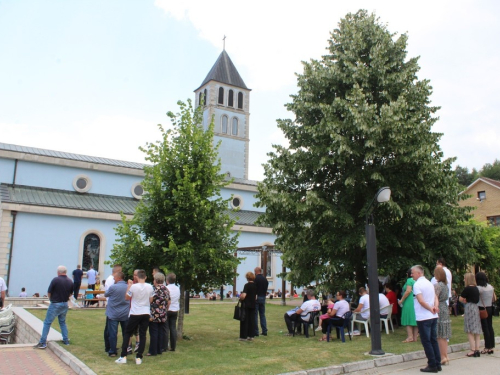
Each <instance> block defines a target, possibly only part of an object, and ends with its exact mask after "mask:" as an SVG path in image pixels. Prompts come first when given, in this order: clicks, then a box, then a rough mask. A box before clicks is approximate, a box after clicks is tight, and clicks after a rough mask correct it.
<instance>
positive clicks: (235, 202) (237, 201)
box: [231, 195, 243, 209]
mask: <svg viewBox="0 0 500 375" xmlns="http://www.w3.org/2000/svg"><path fill="white" fill-rule="evenodd" d="M231 207H232V208H240V209H241V208H242V207H243V198H242V197H240V196H239V195H233V198H232V199H231Z"/></svg>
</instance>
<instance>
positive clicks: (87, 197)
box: [0, 51, 290, 296]
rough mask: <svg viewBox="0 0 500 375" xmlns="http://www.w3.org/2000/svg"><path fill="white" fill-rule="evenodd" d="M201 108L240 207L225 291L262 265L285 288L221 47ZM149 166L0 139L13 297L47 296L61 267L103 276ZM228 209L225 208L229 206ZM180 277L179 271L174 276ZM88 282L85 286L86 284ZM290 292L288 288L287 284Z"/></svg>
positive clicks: (0, 199)
mask: <svg viewBox="0 0 500 375" xmlns="http://www.w3.org/2000/svg"><path fill="white" fill-rule="evenodd" d="M195 96H196V98H195V102H196V105H202V106H203V110H204V126H205V127H206V126H207V125H208V122H209V121H210V120H211V119H212V117H213V118H214V121H215V129H214V132H215V136H214V142H218V141H219V140H221V141H222V143H221V146H220V149H219V156H220V158H221V165H222V170H221V172H222V173H226V174H227V175H228V177H230V178H232V179H233V182H232V183H231V184H230V185H228V186H227V187H225V188H223V189H222V191H221V194H222V196H223V197H224V198H232V199H231V201H230V202H231V203H230V205H231V206H232V207H233V208H236V207H237V208H239V209H240V210H239V211H238V212H237V213H232V215H234V216H235V217H237V218H238V219H237V221H236V224H235V225H234V227H233V228H232V229H233V230H234V232H235V233H236V232H240V237H239V244H238V247H239V250H238V253H237V254H236V256H238V257H241V258H242V263H241V264H240V265H239V267H238V273H239V276H238V277H237V278H236V279H235V280H234V282H233V284H232V285H226V286H225V289H226V292H227V291H229V290H231V291H237V290H242V289H243V285H244V284H245V283H246V280H245V278H244V275H245V273H246V272H247V271H253V269H254V268H255V267H257V266H261V267H263V269H264V270H265V276H267V278H268V280H269V290H270V291H274V290H276V291H277V290H278V289H282V280H281V278H280V277H278V274H280V273H281V272H282V262H281V259H280V256H279V253H275V252H272V251H269V250H272V249H273V245H274V240H275V236H274V235H273V234H272V231H271V228H268V227H264V226H258V225H256V220H257V218H258V217H259V215H261V214H262V212H263V211H264V210H265V208H256V207H254V203H255V202H256V198H255V195H256V193H257V182H256V181H251V180H248V166H249V142H250V138H249V130H250V127H249V124H250V122H249V118H250V89H248V88H247V86H246V85H245V83H244V82H243V80H242V78H241V77H240V75H239V73H238V71H237V70H236V68H235V66H234V65H233V63H232V62H231V59H230V58H229V55H228V54H227V53H226V51H223V52H222V53H221V54H220V56H219V58H218V59H217V61H216V63H215V64H214V66H213V67H212V69H211V70H210V72H209V73H208V75H207V77H206V78H205V80H204V81H203V82H202V84H201V85H200V87H198V88H197V89H196V90H195ZM143 167H144V165H143V164H140V163H134V162H127V161H120V160H113V159H107V158H101V157H96V156H86V155H78V154H73V153H70V152H61V151H54V150H46V149H40V148H33V147H28V146H20V145H12V144H5V143H0V277H3V278H4V279H5V281H6V282H7V285H8V287H9V295H10V296H17V295H18V294H19V292H20V291H21V288H22V287H25V288H26V291H27V293H28V295H32V294H34V293H40V295H44V294H46V291H47V287H48V284H49V282H50V280H51V279H52V278H53V277H54V276H55V270H56V268H57V266H58V265H60V264H64V265H66V266H67V267H68V270H69V271H70V272H71V271H72V270H73V269H75V268H76V265H77V264H81V265H82V266H83V268H84V269H87V268H88V266H89V265H90V264H91V263H93V264H95V265H97V267H96V268H97V270H98V272H99V274H100V276H101V279H105V278H106V277H107V276H109V275H110V273H111V267H110V266H109V265H105V263H104V262H105V261H106V260H109V256H110V253H111V249H112V247H113V244H114V242H115V240H116V235H115V228H116V226H117V225H118V224H119V223H120V213H121V212H123V213H124V214H125V215H126V216H128V217H132V215H133V213H134V210H135V207H136V205H137V202H138V201H139V199H140V198H141V195H142V194H143V189H142V186H141V181H142V179H143V177H144V172H143ZM230 208H231V207H228V209H230ZM174 271H175V270H174ZM85 283H86V280H85V279H84V280H83V285H82V288H84V286H85ZM286 288H287V289H290V285H289V284H287V285H286Z"/></svg>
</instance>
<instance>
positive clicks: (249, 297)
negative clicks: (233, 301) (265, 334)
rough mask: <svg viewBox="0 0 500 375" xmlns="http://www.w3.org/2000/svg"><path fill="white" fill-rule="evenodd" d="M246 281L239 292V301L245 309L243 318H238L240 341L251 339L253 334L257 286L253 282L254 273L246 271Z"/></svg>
mask: <svg viewBox="0 0 500 375" xmlns="http://www.w3.org/2000/svg"><path fill="white" fill-rule="evenodd" d="M245 277H246V279H247V281H248V283H246V284H245V287H244V288H243V293H241V294H240V301H242V305H243V306H244V309H245V318H244V319H243V320H240V341H253V337H254V336H255V300H256V298H257V286H256V285H255V283H254V280H255V275H254V273H253V272H247V273H246V275H245Z"/></svg>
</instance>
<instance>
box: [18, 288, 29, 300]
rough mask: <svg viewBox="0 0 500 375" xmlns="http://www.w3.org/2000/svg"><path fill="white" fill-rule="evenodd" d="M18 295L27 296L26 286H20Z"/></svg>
mask: <svg viewBox="0 0 500 375" xmlns="http://www.w3.org/2000/svg"><path fill="white" fill-rule="evenodd" d="M19 297H23V298H25V297H28V294H27V293H26V288H21V293H20V294H19Z"/></svg>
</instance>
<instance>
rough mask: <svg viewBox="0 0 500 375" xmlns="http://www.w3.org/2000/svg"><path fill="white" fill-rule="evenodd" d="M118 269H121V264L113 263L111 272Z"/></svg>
mask: <svg viewBox="0 0 500 375" xmlns="http://www.w3.org/2000/svg"><path fill="white" fill-rule="evenodd" d="M118 270H120V271H121V270H122V265H121V264H115V265H114V266H113V272H118Z"/></svg>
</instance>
